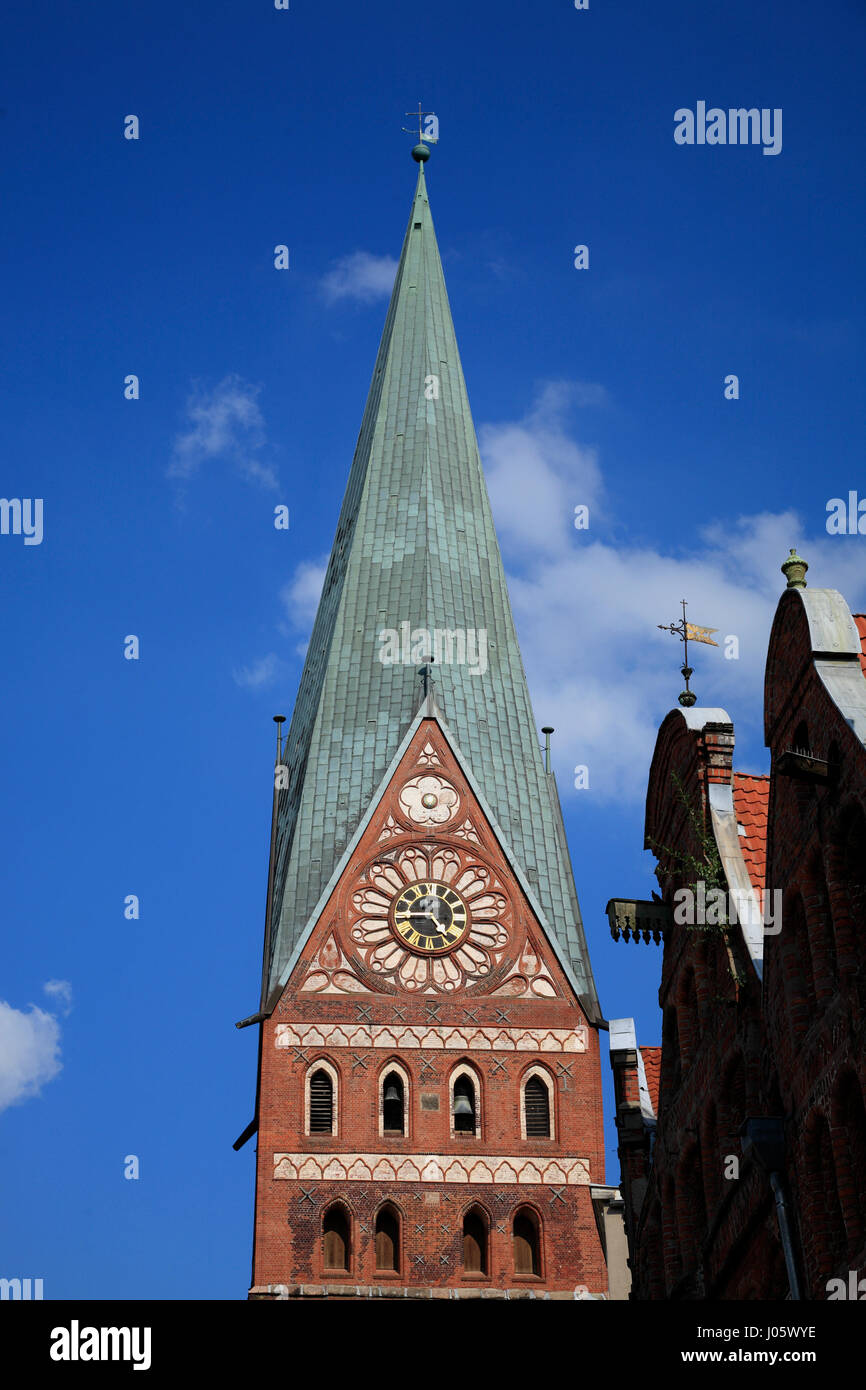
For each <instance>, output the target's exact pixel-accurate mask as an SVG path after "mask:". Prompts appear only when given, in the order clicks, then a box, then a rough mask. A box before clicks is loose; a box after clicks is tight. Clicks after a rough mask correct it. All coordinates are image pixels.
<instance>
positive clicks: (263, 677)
mask: <svg viewBox="0 0 866 1390" xmlns="http://www.w3.org/2000/svg"><path fill="white" fill-rule="evenodd" d="M282 669H283V663H282V662H281V661H280V658H279V657H278V656H277V655H276V653H275V652H268V654H267V656H263V657H261V658H260V660H259V661H254V662H253V663H252V664H251V665H250V666H241V667H238V668H236V669H235V670H234V671H232V676H233V678H234V682H235V685H239V686H241V688H242V689H244V690H263V689H264V688H265V686H268V685H272V684H273V682H274V681H275V680H276V678H277V676H278V675H279V674H280V672H281V671H282Z"/></svg>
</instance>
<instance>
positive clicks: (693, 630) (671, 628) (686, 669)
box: [657, 599, 719, 706]
mask: <svg viewBox="0 0 866 1390" xmlns="http://www.w3.org/2000/svg"><path fill="white" fill-rule="evenodd" d="M680 602H681V603H682V605H683V616H682V619H681V620H680V622H678V623H668V624H665V623H658V624H657V626H658V627H659V628H660V629H661V631H662V632H672V633H674V635H675V636H676V637H679V638H680V640H681V641H682V643H683V664H682V666H681V667H680V670H681V671H682V673H683V677H684V679H685V682H686V688H685V690H684V691H682V693H681V694H680V696H679V697H678V698H679V702H680V704H681V705H685V706H690V705H693V704H695V703H696V701H697V698H698V697H697V695H695V693H694V691H692V690H690V689H689V677H690V676H692V675H694V671H693V669H692V667H691V666H690V665H689V642H704V643H706V645H707V646H708V647H717V646H718V645H719V644H718V642H714V641H713V638H712V633H714V632H718V630H719V629H718V628H717V627H699V626H698V624H697V623H690V622H688V621H687V619H686V601H685V599H681V600H680Z"/></svg>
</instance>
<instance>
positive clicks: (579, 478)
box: [478, 381, 607, 555]
mask: <svg viewBox="0 0 866 1390" xmlns="http://www.w3.org/2000/svg"><path fill="white" fill-rule="evenodd" d="M606 399H607V397H606V394H605V391H604V388H603V387H601V386H596V385H593V384H591V383H587V382H562V381H553V382H548V383H547V384H546V385H545V386H544V387H543V388H542V389H541V391H540V392H539V395H538V398H537V400H536V401H535V403H534V405H533V407H532V409H531V410H530V411H529V414H528V415H527V416H526V417H525V418H524V419H523V420H519V421H516V422H507V423H505V424H497V425H492V424H489V425H482V427H481V429H480V430H479V432H478V443H479V448H480V449H481V452H482V454H483V456H484V462H485V476H486V478H487V487H488V491H489V493H490V500H491V503H492V505H493V507H494V511H495V514H496V529H497V534H498V535H499V538H500V541H501V542H502V544H503V545H504V546H509V545H510V546H511V547H512V548H513V549H514V550H516V551H517V552H518V553H524V552H526V553H528V554H534V553H540V552H541V551H546V552H547V553H548V555H549V554H551V553H556V552H565V551H567V550H568V548H569V546H570V544H571V536H572V534H573V530H574V526H573V521H574V508H575V506H576V505H578V504H579V503H584V504H586V505H587V506H589V507H590V509H591V514H593V513H595V512H597V510H598V508H599V503H600V499H601V496H602V480H601V473H600V470H599V466H598V459H597V457H596V454H595V451H594V450H593V449H587V448H584V447H582V446H581V445H579V444H577V443H576V442H575V441H574V440H573V439H571V438H569V436H568V434H567V432H566V427H565V420H566V415H567V412H568V410H569V408H570V407H571V406H572V405H601V404H604V403H605V401H606Z"/></svg>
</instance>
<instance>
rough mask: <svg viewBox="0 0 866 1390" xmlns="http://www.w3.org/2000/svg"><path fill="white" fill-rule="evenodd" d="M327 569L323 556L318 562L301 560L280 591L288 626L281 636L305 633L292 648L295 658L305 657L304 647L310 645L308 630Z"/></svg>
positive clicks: (284, 627) (325, 559) (314, 613)
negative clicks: (293, 648)
mask: <svg viewBox="0 0 866 1390" xmlns="http://www.w3.org/2000/svg"><path fill="white" fill-rule="evenodd" d="M327 569H328V556H327V555H321V556H320V557H319V559H318V560H303V561H302V562H301V564H299V565H298V567H297V569H296V570H295V572H294V574H293V575H292V578H291V579H290V580H289V582H288V584H284V585H283V588H282V589H281V590H280V599H281V600H282V604H283V608H284V609H285V612H286V617H287V618H288V625H287V626H286V625H284V626H283V628H282V631H283V632H284V633H287V632H295V633H297V632H298V631H301V632H303V633H304V634H305V636H304V639H303V641H302V642H298V643H297V644H296V646H295V651H296V652H297V654H298V656H306V654H307V647H308V646H309V644H310V629H311V628H312V626H313V621H314V619H315V616H316V611H317V609H318V607H319V599H320V598H321V596H322V586H323V585H324V583H325V574H326V572H327Z"/></svg>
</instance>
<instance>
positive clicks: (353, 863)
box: [251, 716, 607, 1297]
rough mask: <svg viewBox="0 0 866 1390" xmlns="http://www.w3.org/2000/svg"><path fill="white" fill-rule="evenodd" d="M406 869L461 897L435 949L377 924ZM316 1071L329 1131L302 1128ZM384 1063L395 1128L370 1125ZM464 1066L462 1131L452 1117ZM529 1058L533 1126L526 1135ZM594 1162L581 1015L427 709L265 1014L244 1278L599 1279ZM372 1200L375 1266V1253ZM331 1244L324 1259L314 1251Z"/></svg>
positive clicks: (388, 920) (443, 1290) (370, 1286)
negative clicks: (330, 1238) (533, 1132)
mask: <svg viewBox="0 0 866 1390" xmlns="http://www.w3.org/2000/svg"><path fill="white" fill-rule="evenodd" d="M425 797H426V798H427V800H428V801H430V802H437V798H438V804H435V805H432V806H431V807H427V806H426V805H425V804H424V798H425ZM424 880H436V881H439V882H442V883H447V884H449V885H450V886H451V887H452V888H453V889H454V890H456V891H457V892H459V895H460V896H461V897H462V899H463V901H464V903H465V905H466V908H467V916H468V920H469V923H470V928H469V930H468V934H467V935H466V936H465V937H464V939H463V940H462V941H461V942H459V943H458V944H457V945H456V946H455V947H453V948H451V949H444V950H443V951H442V953H441V954H440V955H434V956H425V955H424V954H423V953H422V952H420V951H419V950H417V949H414V950H413V949H412V948H411V946H410V945H409V944H407V943H406V942H405V941H403V940H401V938H400V936H399V935H397V933H396V929H395V922H396V921H397V920H398V915H399V914H398V915H397V916H395V912H396V909H395V903H399V902H400V901H401V898H400V894H401V893H402V892H403V891H405V885H407V884H409V885H411V884H412V883H413V882H419V881H424ZM321 1071H325V1072H326V1073H327V1075H328V1077H329V1078H330V1081H331V1087H332V1092H331V1094H332V1121H331V1123H332V1131H331V1132H310V1126H311V1121H310V1114H311V1110H310V1102H309V1098H308V1097H309V1086H310V1078H311V1077H312V1076H314V1075H315V1074H316V1073H317V1072H321ZM389 1074H396V1075H397V1076H398V1077H399V1079H400V1085H401V1086H402V1091H403V1113H402V1119H401V1123H402V1125H403V1126H404V1130H405V1132H404V1133H395V1132H388V1133H385V1132H384V1128H385V1125H384V1121H385V1111H384V1105H383V1086H384V1082H385V1079H386V1077H388V1076H389ZM461 1076H463V1077H464V1078H467V1079H468V1080H469V1081H470V1082H471V1085H472V1090H473V1093H474V1105H475V1116H474V1125H475V1131H474V1132H460V1131H459V1130H455V1119H454V1109H455V1093H454V1088H455V1084H456V1083H458V1082H459V1080H460V1077H461ZM531 1077H534V1078H536V1080H535V1083H534V1084H535V1090H536V1094H539V1089H538V1088H539V1084H540V1085H541V1086H542V1087H543V1088H544V1092H545V1094H546V1095H547V1105H548V1116H549V1133H550V1137H546V1138H545V1137H527V1133H526V1129H527V1122H526V1107H525V1104H524V1090H525V1085H526V1082H527V1080H528V1079H529V1078H531ZM318 1084H324V1083H318ZM391 1125H392V1130H393V1117H392V1120H391ZM590 1182H592V1183H603V1182H604V1167H603V1139H602V1110H601V1086H600V1065H599V1047H598V1033H597V1030H596V1028H594V1027H592V1026H590V1024H589V1023H588V1020H587V1018H586V1015H585V1014H584V1012H583V1010H582V1008H581V1005H580V1002H579V1001H578V999H577V997H576V994H575V992H574V989H573V987H572V985H571V983H570V981H569V976H568V973H567V968H566V967H564V964H563V963H562V961H561V959H560V958H559V956H558V953H557V952H556V951H555V950H554V949H553V947H552V945H551V943H550V942H549V941H548V940H547V939H546V937H545V934H544V932H543V930H542V928H541V925H540V923H539V920H538V917H537V915H536V913H535V912H534V910H533V908H532V906H531V903H530V900H529V896H528V894H527V892H526V891H525V889H524V887H523V886H522V885H521V883H520V881H519V875H518V873H517V871H516V870H515V868H514V867H513V866H512V865H510V864H509V862H508V859H507V857H506V854H505V852H504V850H503V848H502V846H501V845H500V844H499V843H498V841H497V839H496V837H495V835H494V833H493V830H492V828H491V826H490V824H489V822H488V820H487V818H486V817H485V815H484V813H483V811H482V809H481V807H480V805H479V803H478V801H477V799H476V798H475V796H474V794H473V792H472V790H471V788H470V786H469V784H468V779H467V777H466V775H465V773H464V771H463V770H462V768H461V766H460V764H459V763H458V761H457V759H456V757H455V755H454V753H453V751H452V749H451V747H450V746H449V744H448V741H447V739H446V736H445V733H444V731H443V729H442V727H441V726H440V724H439V722H438V720H437V719H436V718H434V717H432V716H431V717H429V718H425V719H423V720H422V722H421V723H420V725H419V727H418V730H417V732H416V734H415V736H414V737H413V739H412V740H411V743H410V744H409V746H408V748H407V749H406V752H405V753H404V755H403V757H402V759H401V761H400V763H399V766H398V767H397V768H396V770H395V772H394V774H393V777H392V779H391V782H390V784H389V786H388V788H387V791H386V792H385V794H384V796H383V797H382V799H381V800H380V802H379V804H378V805H377V806H376V807H374V810H373V813H372V815H371V816H370V818H369V820H368V822H367V824H366V827H365V828H364V829H363V832H362V833H361V835H360V837H359V838H358V840H357V842H356V843H355V844H354V845H353V846H351V847H350V851H348V852H347V860H346V862H345V863H344V866H343V869H342V872H341V875H340V878H339V881H338V882H337V884H336V886H335V887H334V889H333V891H332V893H331V895H330V898H329V900H328V902H327V904H326V905H325V907H324V909H323V911H322V912H321V913H320V915H319V917H318V920H317V921H316V923H315V926H314V927H313V930H312V932H311V933H310V934H309V935H308V936H307V939H306V940H305V941H304V942H303V944H302V947H301V949H300V951H299V953H298V956H297V960H296V962H295V964H294V966H293V968H292V969H291V974H290V977H289V978H288V980H287V983H286V985H285V988H284V990H283V993H282V996H281V998H280V1000H279V1003H278V1004H277V1007H276V1009H275V1010H274V1012H273V1014H272V1015H271V1017H270V1018H269V1019H268V1020H267V1021H266V1023H265V1025H264V1033H263V1048H262V1069H261V1096H260V1107H259V1143H258V1173H257V1189H256V1236H255V1256H254V1280H253V1284H254V1287H253V1289H252V1291H251V1296H253V1297H293V1296H316V1295H318V1296H321V1295H322V1293H323V1291H324V1290H326V1289H327V1290H329V1291H330V1296H334V1295H342V1296H349V1297H353V1296H354V1297H357V1296H370V1295H375V1296H386V1297H387V1296H389V1295H391V1296H407V1295H408V1296H416V1297H422V1296H430V1297H455V1296H470V1297H477V1296H481V1295H482V1294H485V1293H486V1294H487V1296H496V1295H499V1296H504V1295H505V1293H506V1292H507V1293H508V1296H509V1297H515V1296H530V1295H535V1296H544V1295H546V1294H548V1293H550V1294H551V1295H556V1296H559V1297H574V1296H575V1290H579V1291H586V1292H588V1293H589V1294H592V1295H596V1296H599V1295H603V1294H604V1293H605V1290H606V1288H607V1276H606V1271H605V1266H604V1259H603V1255H602V1250H601V1246H600V1242H599V1236H598V1231H597V1227H596V1222H595V1217H594V1214H593V1209H592V1203H591V1199H590V1186H589V1184H590ZM335 1207H336V1208H338V1210H337V1211H336V1214H335ZM383 1210H386V1212H387V1216H386V1219H385V1225H387V1228H388V1230H389V1231H390V1233H391V1238H394V1237H395V1236H396V1243H397V1252H396V1258H394V1259H393V1260H391V1261H390V1262H391V1263H393V1265H394V1266H395V1267H394V1268H393V1269H391V1270H389V1269H383V1268H382V1264H383V1261H382V1258H381V1256H380V1257H378V1258H377V1239H376V1223H377V1216H378V1215H379V1213H381V1212H382V1211H383ZM467 1217H468V1220H469V1225H468V1227H467V1228H466V1230H465V1228H464V1222H465V1221H466V1220H467ZM515 1222H516V1223H517V1225H516V1226H515ZM329 1223H332V1224H333V1223H335V1224H336V1227H337V1228H338V1231H339V1240H338V1245H337V1246H336V1247H334V1246H332V1245H331V1244H329V1243H327V1242H326V1237H325V1227H326V1226H328V1225H329ZM467 1232H468V1236H467V1238H468V1240H469V1241H470V1248H469V1250H468V1253H467V1247H466V1246H465V1243H464V1236H465V1235H467ZM473 1240H474V1242H475V1245H474V1247H472V1241H473ZM528 1245H533V1246H534V1250H533V1251H532V1252H531V1253H529V1254H528V1253H527V1246H528ZM479 1247H484V1248H483V1252H482V1254H481V1262H482V1263H483V1264H484V1266H485V1268H484V1269H483V1270H481V1271H479V1270H477V1269H473V1266H474V1264H476V1263H477V1262H478V1261H477V1259H476V1258H475V1257H473V1255H472V1249H473V1248H474V1249H475V1250H476V1251H477V1250H478V1249H479ZM334 1248H338V1249H339V1251H340V1255H339V1258H340V1259H341V1260H343V1263H344V1267H343V1268H342V1269H340V1268H335V1267H334V1264H333V1260H332V1263H331V1265H328V1264H326V1262H325V1255H326V1249H327V1251H328V1253H329V1256H330V1255H331V1254H332V1251H333V1249H334ZM467 1259H468V1264H469V1270H468V1271H467ZM533 1260H534V1263H535V1267H536V1272H532V1271H531V1270H527V1269H526V1268H525V1266H526V1265H527V1263H532V1262H533ZM386 1263H387V1261H386ZM579 1296H580V1294H579Z"/></svg>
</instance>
